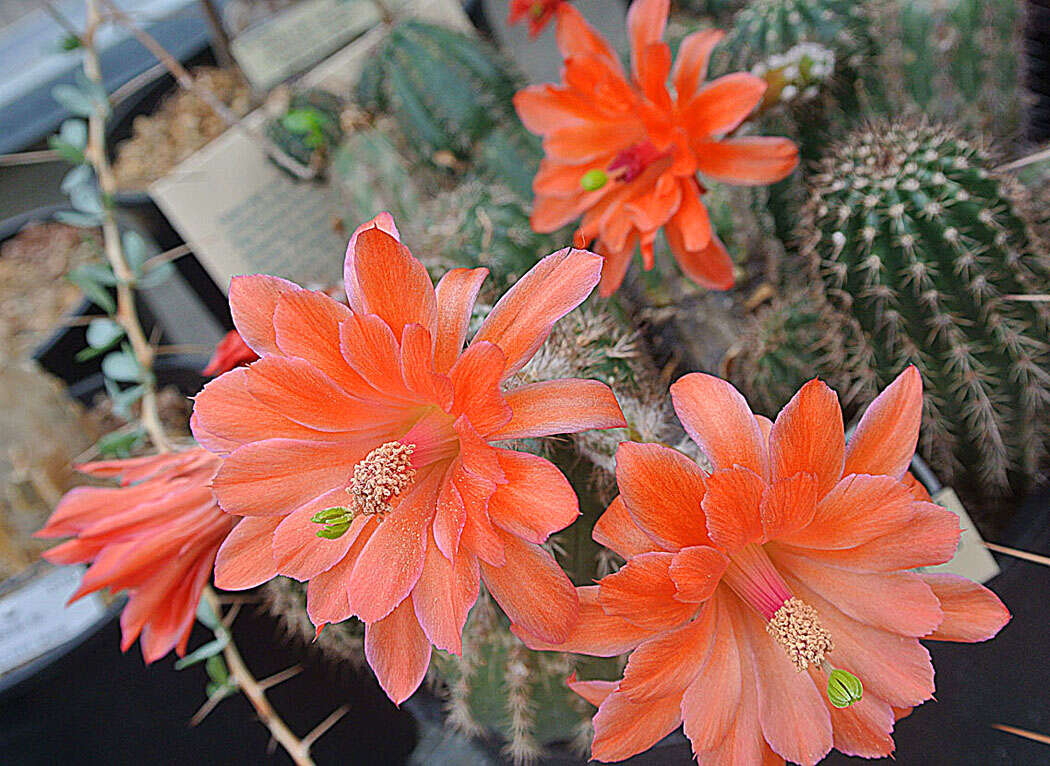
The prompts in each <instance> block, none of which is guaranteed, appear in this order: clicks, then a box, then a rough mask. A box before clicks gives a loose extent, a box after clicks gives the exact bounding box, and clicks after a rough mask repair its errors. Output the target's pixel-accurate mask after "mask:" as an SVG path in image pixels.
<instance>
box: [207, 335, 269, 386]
mask: <svg viewBox="0 0 1050 766" xmlns="http://www.w3.org/2000/svg"><path fill="white" fill-rule="evenodd" d="M258 358H259V355H258V354H256V353H255V352H254V351H252V350H251V349H250V348H248V344H247V343H245V342H244V338H242V337H241V336H240V334H238V332H237V331H236V330H230V331H229V332H228V333H226V334H225V335H223V336H222V340H220V341H219V343H218V345H216V346H215V351H214V352H213V353H212V355H211V359H209V360H208V366H207V367H205V368H204V369H203V370H201V374H202V375H221V374H222V373H224V372H229V371H230V370H232V369H233V368H234V367H240V366H241V365H242V364H248V363H249V362H254V361H255V360H256V359H258Z"/></svg>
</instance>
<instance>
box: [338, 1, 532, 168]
mask: <svg viewBox="0 0 1050 766" xmlns="http://www.w3.org/2000/svg"><path fill="white" fill-rule="evenodd" d="M514 89H515V83H514V81H513V79H512V78H511V76H510V75H509V74H508V72H507V70H506V69H505V67H504V64H503V62H502V60H501V59H500V58H499V56H498V55H497V54H496V52H495V51H494V50H493V49H492V48H491V47H489V46H488V45H487V44H486V43H483V42H482V41H480V40H478V39H477V38H475V37H470V36H467V35H464V34H462V33H459V32H454V31H452V30H450V29H445V28H444V27H439V26H433V25H430V24H425V23H423V22H419V21H406V22H403V23H402V24H399V25H398V26H396V27H394V29H392V30H391V31H390V33H389V35H388V36H387V38H386V40H385V41H384V42H383V44H382V45H381V47H380V48H379V50H378V51H377V52H376V54H375V56H374V57H373V58H372V60H371V61H370V62H369V64H368V66H366V67H365V71H364V72H363V73H362V76H361V80H360V82H359V84H358V91H357V95H358V102H359V103H360V104H361V106H363V107H364V108H365V109H369V110H371V111H390V112H391V113H392V114H393V115H394V117H395V118H396V119H397V121H398V122H399V124H400V126H401V130H402V131H403V132H404V133H405V135H406V136H410V137H411V139H412V146H413V148H414V149H415V151H417V152H418V153H419V154H420V156H421V158H422V159H424V160H434V159H435V154H437V153H439V152H448V153H451V155H453V157H458V158H461V159H462V158H464V157H466V156H467V155H468V154H469V153H470V151H471V150H472V149H473V147H474V145H475V143H476V142H477V141H478V140H479V139H481V138H482V136H484V135H486V134H487V133H488V132H489V131H490V130H492V129H493V127H494V126H495V125H497V124H498V123H500V122H501V121H503V120H504V119H505V117H506V115H508V114H511V113H512V107H511V101H510V99H511V97H512V96H513V93H514ZM438 159H439V161H440V160H441V158H440V156H439V157H438Z"/></svg>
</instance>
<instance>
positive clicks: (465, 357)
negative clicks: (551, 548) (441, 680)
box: [192, 213, 624, 703]
mask: <svg viewBox="0 0 1050 766" xmlns="http://www.w3.org/2000/svg"><path fill="white" fill-rule="evenodd" d="M600 270H601V258H600V257H599V256H597V255H595V254H594V253H589V252H587V251H584V250H573V249H571V248H570V249H566V250H561V251H559V252H556V253H554V254H552V255H549V256H547V257H546V258H544V259H543V260H541V261H540V262H539V263H537V264H536V266H535V267H534V268H533V269H532V270H531V271H529V273H528V274H526V275H525V276H524V277H522V279H521V280H520V281H519V282H518V283H517V284H516V285H515V286H514V287H513V288H511V289H510V290H509V291H508V292H507V293H506V295H504V296H503V298H502V299H501V300H500V301H499V302H498V303H497V304H496V306H495V307H494V308H493V309H492V311H491V312H490V313H489V315H488V317H487V319H485V321H484V322H483V323H482V324H481V326H480V328H479V329H478V330H477V332H476V333H475V335H474V337H473V339H472V341H471V342H470V344H469V345H468V346H467V347H466V349H465V350H464V348H463V345H464V341H465V339H466V336H467V332H468V325H469V323H470V318H471V312H472V309H473V306H474V301H475V298H476V296H477V294H478V290H479V288H480V286H481V283H482V280H484V278H485V276H486V275H487V273H488V271H487V270H486V269H483V268H481V269H454V270H452V271H450V272H448V273H447V274H446V275H445V276H444V277H443V278H442V279H441V281H440V282H439V283H438V285H437V288H436V289H435V288H434V286H433V284H432V283H431V281H430V277H429V276H428V274H427V271H426V269H425V268H424V267H423V264H422V263H420V262H419V261H418V260H416V259H415V258H414V257H413V256H412V254H411V253H410V252H409V251H408V248H406V247H405V246H404V245H403V244H401V241H400V238H399V235H398V232H397V229H396V227H395V226H394V222H393V219H392V218H391V217H390V216H389V214H385V213H384V214H381V215H379V216H378V217H377V218H375V219H374V220H373V221H370V222H369V223H367V224H365V225H364V226H362V227H360V228H359V229H358V230H357V231H356V232H354V235H353V237H352V239H351V240H350V245H349V247H348V248H347V256H346V267H345V274H344V281H345V287H346V293H347V296H348V298H349V306H346V305H343V304H341V303H338V302H336V301H335V300H333V299H331V298H330V297H328V296H327V295H324V294H322V293H317V292H311V291H309V290H305V289H302V288H300V287H298V286H297V285H294V284H292V283H291V282H287V281H285V280H282V279H277V278H274V277H265V276H248V277H238V278H236V279H234V280H233V282H232V284H231V285H230V305H231V308H232V310H233V319H234V323H235V324H236V326H237V329H238V331H239V332H240V333H241V336H242V337H243V338H244V339H245V341H246V342H247V343H248V345H249V346H251V348H252V349H254V350H255V351H256V353H258V354H259V356H260V357H261V358H260V359H259V361H257V362H254V363H253V364H251V365H249V366H248V367H243V368H239V369H236V370H233V371H231V372H228V373H226V374H225V375H223V376H222V377H220V378H218V379H217V380H214V381H212V382H211V383H209V384H208V385H207V386H205V388H204V390H203V391H202V392H201V393H200V394H199V395H198V396H197V399H196V403H195V406H194V414H193V418H192V423H193V432H194V435H195V436H196V437H197V439H198V440H199V441H200V442H201V444H203V445H205V446H206V447H208V448H209V449H212V450H214V451H216V452H218V453H220V454H223V455H225V458H224V461H223V465H222V468H221V469H220V470H219V472H218V474H217V475H216V477H215V481H214V482H213V488H214V491H215V494H216V496H217V497H218V500H219V503H220V505H221V506H222V507H223V509H225V510H226V511H227V512H229V513H231V514H237V515H240V516H244V517H245V519H244V521H242V522H241V523H240V524H239V525H238V527H237V528H236V530H235V531H234V533H233V534H232V535H230V537H229V539H228V540H227V541H226V543H225V544H224V545H223V547H222V549H221V550H220V551H219V556H218V560H217V561H216V566H215V580H216V585H218V586H219V587H221V588H227V589H240V588H250V587H253V586H255V585H258V584H259V583H262V582H264V581H266V580H268V579H270V578H272V577H273V576H275V575H277V574H282V575H286V576H288V577H293V578H296V579H298V580H301V581H306V580H308V581H309V585H308V586H307V610H308V612H309V614H310V617H311V619H312V620H313V621H314V624H315V625H317V626H318V627H319V628H320V627H323V626H324V625H325V624H326V623H330V622H339V621H342V620H346V619H347V618H349V617H351V616H353V615H356V616H357V617H359V618H360V619H361V620H362V621H363V622H364V623H365V624H366V629H365V655H366V657H367V658H368V661H369V663H370V664H371V666H372V668H373V669H374V670H375V672H376V675H377V676H378V678H379V681H380V683H381V684H382V686H383V688H384V689H385V690H386V692H387V694H388V695H389V696H390V697H391V698H392V699H393V700H394V701H395V702H397V703H400V702H401V701H402V700H404V699H406V698H407V697H408V696H409V695H410V694H412V692H413V691H415V689H416V688H417V687H418V686H419V684H420V682H421V681H422V679H423V675H424V674H425V672H426V669H427V664H428V662H429V659H430V654H431V645H434V646H437V647H438V648H441V649H445V650H448V651H451V652H456V653H458V652H460V651H461V648H462V647H461V635H462V629H463V624H464V622H465V620H466V617H467V612H468V611H469V609H470V607H471V605H472V604H473V603H474V602H475V600H476V598H477V595H478V587H479V580H482V581H484V582H485V584H486V586H487V587H488V590H489V592H490V593H491V594H492V595H493V597H494V598H495V600H496V601H497V603H499V604H500V606H501V607H502V608H503V610H504V611H505V612H506V613H507V614H508V615H509V616H510V617H511V618H512V619H513V620H514V621H515V622H517V623H520V624H524V625H528V626H529V629H530V630H531V631H533V632H535V633H537V634H538V635H543V636H545V637H546V638H547V639H549V640H554V641H556V640H561V639H564V638H565V637H566V636H568V635H569V631H570V630H571V629H572V626H573V625H574V624H575V621H576V618H577V613H578V603H577V598H576V591H575V590H574V588H573V587H572V584H571V583H570V581H569V579H568V578H567V577H566V576H565V574H564V572H562V570H561V569H560V567H559V566H558V565H557V563H556V562H555V560H554V558H553V557H552V556H551V555H550V554H549V553H548V552H547V551H546V550H544V549H543V548H542V547H541V546H542V544H543V543H544V541H546V539H547V537H548V536H549V535H550V534H552V533H553V532H556V531H558V530H561V529H563V528H565V527H566V526H568V525H569V524H571V523H572V521H573V520H574V519H575V518H576V516H577V515H578V513H579V511H578V508H577V499H576V495H575V493H574V492H573V490H572V488H571V487H570V486H569V484H568V482H567V481H566V479H565V477H564V476H563V475H562V474H561V472H560V471H558V469H557V468H555V466H554V465H553V464H551V463H550V462H548V461H547V460H545V459H543V458H541V457H537V456H535V455H530V454H526V453H522V452H516V451H514V450H511V449H506V448H502V447H498V446H493V445H492V444H491V443H490V442H499V441H502V440H507V439H516V438H522V437H538V436H546V435H550V434H560V433H572V432H576V431H581V430H585V429H590V428H614V427H620V426H623V425H624V420H623V415H622V413H621V412H620V408H619V406H618V405H617V403H616V399H615V397H614V396H613V394H612V391H611V390H609V388H608V387H607V386H606V385H604V384H603V383H600V382H598V381H593V380H575V379H567V380H554V381H548V382H541V383H532V384H529V385H523V386H519V387H510V386H508V379H509V378H511V376H513V375H514V374H515V373H516V372H518V371H519V370H521V369H522V367H524V365H525V364H526V363H527V362H528V361H529V359H530V358H531V357H532V355H533V354H534V353H535V352H536V351H537V350H538V349H539V347H540V345H541V344H542V343H543V341H544V340H545V339H546V337H547V335H548V334H549V333H550V330H551V327H552V326H553V324H554V322H556V321H557V320H558V319H559V318H561V317H562V316H564V315H565V314H567V313H568V312H569V311H571V310H572V309H574V308H575V307H576V306H577V305H579V304H580V303H581V302H582V301H583V300H584V299H585V298H586V297H587V296H588V295H589V294H590V292H591V291H592V290H593V289H594V286H595V284H596V283H597V282H598V278H599V274H600ZM508 388H509V390H507V389H508Z"/></svg>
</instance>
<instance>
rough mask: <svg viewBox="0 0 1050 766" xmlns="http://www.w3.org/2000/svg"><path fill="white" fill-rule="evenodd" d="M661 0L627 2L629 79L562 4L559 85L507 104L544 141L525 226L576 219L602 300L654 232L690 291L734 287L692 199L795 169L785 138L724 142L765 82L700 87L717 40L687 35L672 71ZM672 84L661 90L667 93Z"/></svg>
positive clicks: (645, 251) (649, 258) (743, 76)
mask: <svg viewBox="0 0 1050 766" xmlns="http://www.w3.org/2000/svg"><path fill="white" fill-rule="evenodd" d="M668 6H669V0H635V2H634V3H633V4H632V5H631V9H630V11H629V13H628V17H627V32H628V37H629V38H630V44H631V72H630V76H629V77H628V75H627V74H626V73H625V72H624V71H623V67H622V65H621V64H620V59H619V57H618V56H617V55H616V52H615V51H614V50H613V49H612V48H611V47H610V46H609V44H608V43H607V42H606V41H605V40H604V39H603V38H602V37H601V35H600V34H598V33H597V32H596V31H595V30H594V29H592V28H591V27H590V26H589V25H588V24H587V22H586V21H585V20H584V19H583V17H582V16H581V15H580V13H579V12H578V11H577V10H576V9H575V8H573V7H572V6H569V5H561V6H559V8H558V9H557V11H556V14H557V38H558V46H559V47H560V49H561V53H562V56H563V57H564V59H565V64H564V68H563V72H562V79H563V83H562V84H560V85H553V84H548V85H535V86H530V87H528V88H525V89H524V90H521V91H519V92H518V93H517V95H516V96H515V97H514V105H515V107H516V108H517V110H518V114H519V116H520V117H521V119H522V121H523V122H524V123H525V127H526V128H528V129H529V130H530V131H532V132H533V133H537V134H539V135H542V136H543V146H544V151H545V154H546V157H545V158H544V159H543V161H542V162H541V163H540V169H539V172H538V173H537V174H536V177H535V179H534V180H533V190H534V192H535V195H536V200H535V205H534V208H533V212H532V226H533V228H534V229H536V230H537V231H542V232H549V231H555V230H557V229H559V228H561V227H562V226H565V225H566V224H568V223H569V222H571V221H573V220H575V219H576V218H578V217H580V216H581V215H582V216H583V219H582V221H581V223H580V228H579V231H578V235H579V236H580V237H581V238H582V239H583V240H584V241H586V242H591V241H594V240H597V245H596V249H597V251H598V252H599V253H601V254H602V255H603V256H605V267H604V269H603V272H602V281H601V287H600V290H601V294H602V295H610V294H612V293H613V292H615V291H616V289H617V288H618V287H619V286H620V283H621V282H622V281H623V277H624V274H625V273H626V271H627V267H628V266H629V265H630V262H631V257H632V255H633V253H634V250H635V247H636V246H638V245H640V246H641V251H642V259H643V262H644V264H645V268H646V269H650V268H652V266H653V260H654V255H653V244H654V242H655V240H656V234H657V232H658V231H660V230H661V229H663V231H664V234H665V236H666V237H667V243H668V245H669V246H670V249H671V252H672V253H673V254H674V257H675V259H676V260H677V261H678V264H679V266H681V268H682V271H684V272H685V273H686V275H687V276H689V278H690V279H692V280H693V281H695V282H696V283H697V284H700V285H703V286H705V287H711V288H716V289H720V290H724V289H727V288H729V287H732V285H733V264H732V261H731V260H730V258H729V255H728V253H727V252H726V249H725V246H724V245H723V244H722V242H721V240H719V238H718V235H717V234H716V233H715V232H714V231H713V230H712V228H711V222H710V218H709V216H708V212H707V209H706V208H705V207H704V204H703V202H702V200H701V197H702V195H703V193H704V191H705V187H704V185H703V184H702V183H701V182H700V181H699V180H697V173H698V172H699V173H700V175H701V177H702V178H703V179H705V181H706V180H714V181H723V182H726V183H731V184H743V185H757V184H768V183H772V182H774V181H778V180H780V179H781V178H784V177H785V176H786V175H788V174H789V173H791V171H792V170H794V168H795V166H796V165H797V164H798V149H797V147H796V146H795V144H793V143H792V142H791V141H789V140H788V139H786V138H774V137H766V136H750V135H748V136H733V137H729V134H731V133H732V132H733V131H735V130H736V128H737V127H739V126H740V124H741V123H742V122H743V121H744V120H745V119H746V118H747V116H748V115H749V114H750V113H751V112H752V110H754V109H755V107H757V106H758V105H759V103H760V102H761V101H762V95H763V93H764V92H765V89H766V83H765V81H763V80H762V79H761V78H759V77H756V76H754V75H752V74H748V73H747V72H736V73H733V74H729V75H726V76H724V77H720V78H718V79H716V80H713V81H711V82H706V83H705V82H704V79H705V77H706V74H707V64H708V59H709V58H710V56H711V51H712V50H713V49H714V47H715V45H716V44H717V43H718V42H719V40H721V38H722V33H721V32H718V31H715V30H703V31H700V32H695V33H693V34H691V35H689V36H688V37H686V38H685V40H683V41H682V44H681V47H680V48H679V50H678V58H677V60H676V61H675V62H674V64H673V66H672V62H671V50H670V48H669V47H668V46H667V44H666V43H664V42H663V41H662V39H661V38H662V37H663V32H664V27H665V25H666V22H667V14H668ZM668 79H670V83H671V86H672V87H671V88H670V89H669V88H668Z"/></svg>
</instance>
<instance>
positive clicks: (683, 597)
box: [668, 545, 729, 603]
mask: <svg viewBox="0 0 1050 766" xmlns="http://www.w3.org/2000/svg"><path fill="white" fill-rule="evenodd" d="M728 565H729V559H727V558H726V556H725V554H724V553H722V552H721V551H720V550H718V549H716V548H711V547H709V546H706V545H697V546H693V547H691V548H683V549H682V550H680V551H679V552H678V553H676V554H675V557H674V560H673V561H672V562H671V567H670V569H668V572H670V574H671V579H672V580H674V585H675V588H676V589H677V591H678V592H677V593H676V594H675V598H677V599H678V600H679V601H692V602H696V603H698V602H700V601H706V600H707V599H709V598H711V596H712V595H713V594H714V592H715V588H717V587H718V583H719V581H720V580H721V578H722V573H723V572H724V571H725V570H726V567H727V566H728Z"/></svg>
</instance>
